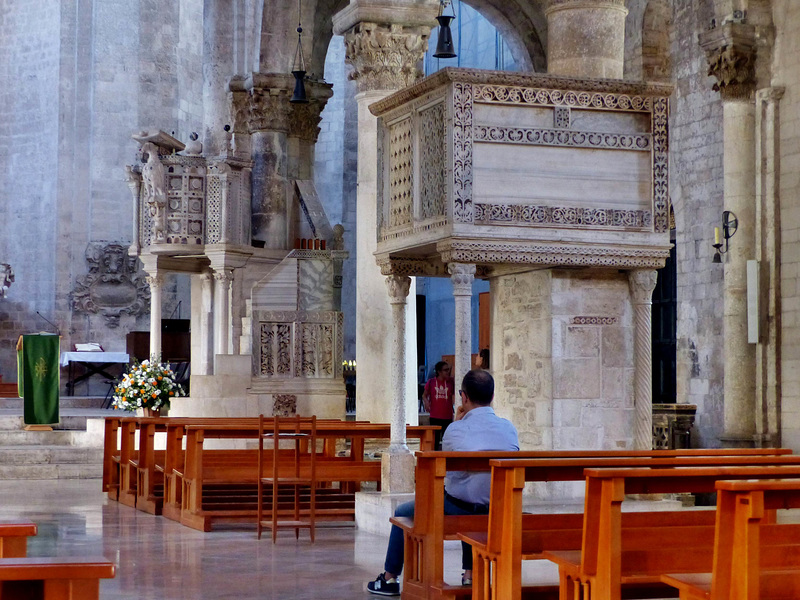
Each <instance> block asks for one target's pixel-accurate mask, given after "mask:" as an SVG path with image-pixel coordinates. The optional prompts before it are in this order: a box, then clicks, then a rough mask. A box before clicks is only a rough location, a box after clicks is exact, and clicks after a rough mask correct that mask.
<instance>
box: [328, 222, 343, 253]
mask: <svg viewBox="0 0 800 600" xmlns="http://www.w3.org/2000/svg"><path fill="white" fill-rule="evenodd" d="M331 249H332V250H344V225H342V224H341V223H337V224H336V225H334V226H333V244H332V248H331Z"/></svg>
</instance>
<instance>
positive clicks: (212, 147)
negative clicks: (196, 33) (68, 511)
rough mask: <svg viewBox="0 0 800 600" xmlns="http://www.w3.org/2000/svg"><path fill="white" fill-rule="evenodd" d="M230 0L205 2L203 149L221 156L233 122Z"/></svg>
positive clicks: (208, 0) (205, 152)
mask: <svg viewBox="0 0 800 600" xmlns="http://www.w3.org/2000/svg"><path fill="white" fill-rule="evenodd" d="M230 4H231V3H230V1H229V0H204V2H203V135H202V139H203V151H204V154H205V155H206V156H221V155H224V154H226V152H227V151H228V134H227V132H226V131H225V129H224V127H225V125H230V121H231V117H230V108H229V104H228V93H227V88H228V85H227V84H228V79H229V78H230V76H231V75H232V74H233V72H234V66H233V31H234V26H233V17H234V11H233V10H231V6H230Z"/></svg>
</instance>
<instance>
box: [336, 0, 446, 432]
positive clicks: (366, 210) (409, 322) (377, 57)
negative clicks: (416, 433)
mask: <svg viewBox="0 0 800 600" xmlns="http://www.w3.org/2000/svg"><path fill="white" fill-rule="evenodd" d="M373 4H375V6H373ZM395 12H396V14H394V13H395ZM437 12H438V2H437V3H433V2H425V3H420V4H419V5H415V7H414V10H413V11H412V10H409V11H399V10H397V11H394V9H392V8H390V7H387V5H386V4H385V3H382V4H381V3H377V2H376V3H373V2H372V1H370V0H351V2H350V5H349V6H348V7H347V8H346V9H344V10H343V11H341V12H340V13H337V14H336V15H335V16H334V20H333V21H334V32H335V33H337V34H340V35H342V34H343V35H344V38H345V52H346V53H345V60H346V62H347V63H348V64H350V65H351V66H352V71H351V73H350V78H351V79H354V80H355V81H356V83H357V85H358V94H357V95H356V101H357V103H358V157H359V160H358V196H357V205H358V221H357V230H356V248H357V257H356V260H357V263H356V274H357V279H358V288H357V291H356V361H357V363H358V371H359V373H380V374H384V376H383V377H372V376H367V377H361V378H359V380H358V384H357V386H356V415H357V417H358V418H359V419H367V420H371V421H386V420H387V419H388V418H389V417H390V414H392V413H393V412H394V408H393V407H389V406H387V404H386V402H385V399H386V398H391V397H393V394H394V390H391V389H390V388H389V387H388V384H389V378H388V377H386V376H385V375H386V374H388V373H390V372H392V370H393V369H406V375H405V388H404V394H405V397H406V398H416V397H417V390H416V370H417V357H416V304H415V303H414V302H411V303H408V305H407V307H406V309H405V310H406V330H405V331H406V336H405V344H406V362H405V364H396V363H392V360H391V354H392V353H391V347H390V344H389V331H388V325H389V323H391V313H392V309H391V308H390V306H389V303H388V302H387V300H386V294H385V292H384V290H383V289H381V283H380V281H381V279H382V276H381V272H380V269H379V268H378V266H377V264H376V262H375V257H374V253H375V251H376V250H377V235H376V232H377V190H378V186H377V182H378V173H377V167H378V165H377V158H376V157H377V156H378V148H377V144H378V136H377V118H376V117H375V116H374V115H373V114H372V113H371V112H370V111H369V106H370V105H371V104H372V103H374V102H376V101H378V100H381V99H382V98H384V97H386V96H387V95H389V94H390V93H392V92H394V91H396V90H399V89H401V88H404V87H406V86H408V85H410V84H412V83H414V82H415V81H416V80H417V78H418V77H420V76H421V72H420V70H419V64H420V62H421V60H422V58H423V55H424V52H425V48H426V45H427V38H428V35H429V33H430V25H429V24H430V23H435V21H434V17H435V16H436V14H437ZM412 17H413V18H415V19H419V20H418V21H416V22H411V23H409V22H408V21H404V22H403V23H402V24H401V23H394V24H392V25H389V26H385V25H376V23H390V22H392V21H393V19H398V20H401V19H410V18H412ZM415 287H416V286H415V284H414V282H413V281H412V283H411V287H410V294H411V297H412V298H413V297H415V296H416V289H415ZM405 418H406V419H407V422H410V423H416V420H417V407H416V405H415V403H414V402H407V403H406V417H405Z"/></svg>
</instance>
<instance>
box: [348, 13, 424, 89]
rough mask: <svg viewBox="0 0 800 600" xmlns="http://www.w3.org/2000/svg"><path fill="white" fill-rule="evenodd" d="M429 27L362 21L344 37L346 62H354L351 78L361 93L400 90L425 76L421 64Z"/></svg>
mask: <svg viewBox="0 0 800 600" xmlns="http://www.w3.org/2000/svg"><path fill="white" fill-rule="evenodd" d="M429 33H430V29H429V28H427V27H422V28H416V29H407V28H404V27H403V26H402V25H391V26H390V27H388V28H387V27H384V26H380V25H377V24H376V23H360V24H359V25H356V26H355V27H354V28H353V29H352V30H350V32H348V33H346V34H345V36H344V44H345V62H347V63H348V64H350V65H352V67H353V70H352V71H351V72H350V75H349V77H350V79H352V80H355V81H356V83H357V84H358V91H359V92H366V91H371V90H399V89H402V88H404V87H406V86H409V85H411V84H412V83H414V82H415V81H416V80H417V79H419V78H420V77H422V71H421V70H420V68H419V64H420V62H421V61H422V57H423V56H424V55H425V48H426V47H427V42H428V34H429Z"/></svg>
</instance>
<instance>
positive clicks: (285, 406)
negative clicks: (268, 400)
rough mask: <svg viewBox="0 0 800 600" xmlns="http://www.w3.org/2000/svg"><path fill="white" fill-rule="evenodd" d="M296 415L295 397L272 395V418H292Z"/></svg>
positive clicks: (292, 395) (291, 395) (290, 395)
mask: <svg viewBox="0 0 800 600" xmlns="http://www.w3.org/2000/svg"><path fill="white" fill-rule="evenodd" d="M296 414H297V396H295V395H294V394H272V416H273V417H293V416H294V415H296Z"/></svg>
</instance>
